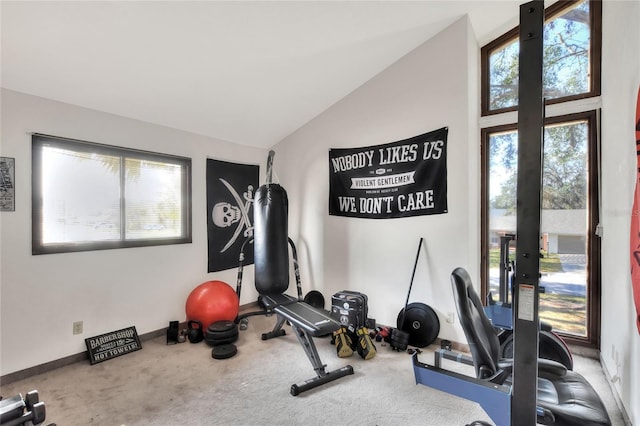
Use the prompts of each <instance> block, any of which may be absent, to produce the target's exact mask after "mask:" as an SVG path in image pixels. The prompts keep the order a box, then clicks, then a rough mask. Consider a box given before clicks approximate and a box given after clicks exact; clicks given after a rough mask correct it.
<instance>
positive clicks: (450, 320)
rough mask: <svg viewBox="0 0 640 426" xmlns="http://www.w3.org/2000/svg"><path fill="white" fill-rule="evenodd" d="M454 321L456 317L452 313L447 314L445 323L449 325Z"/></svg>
mask: <svg viewBox="0 0 640 426" xmlns="http://www.w3.org/2000/svg"><path fill="white" fill-rule="evenodd" d="M455 320H456V315H455V314H454V313H453V312H449V313H448V314H447V322H448V323H449V324H453V323H454V322H455Z"/></svg>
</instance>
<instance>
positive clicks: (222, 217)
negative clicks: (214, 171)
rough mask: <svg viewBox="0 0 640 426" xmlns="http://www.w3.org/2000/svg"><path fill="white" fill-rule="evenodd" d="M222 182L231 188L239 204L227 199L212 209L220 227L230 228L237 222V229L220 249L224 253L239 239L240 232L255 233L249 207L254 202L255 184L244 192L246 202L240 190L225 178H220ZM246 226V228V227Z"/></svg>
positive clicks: (215, 223)
mask: <svg viewBox="0 0 640 426" xmlns="http://www.w3.org/2000/svg"><path fill="white" fill-rule="evenodd" d="M219 179H220V182H222V184H223V185H224V186H225V187H226V188H227V189H228V190H229V192H230V193H231V195H232V196H233V199H234V200H235V201H236V203H237V205H235V206H234V205H233V204H231V203H228V202H226V201H221V202H219V203H216V205H215V206H213V209H212V211H211V217H212V219H213V223H214V225H216V226H217V227H219V228H228V227H230V226H231V225H233V224H236V223H237V225H236V229H235V231H234V233H233V235H232V236H231V239H230V240H229V241H228V242H227V244H226V245H225V246H224V247H223V248H222V250H220V253H224V252H225V251H226V250H227V249H228V248H229V247H231V246H232V245H233V243H235V242H236V240H237V239H238V236H239V235H240V232H242V230H243V229H244V233H243V235H244V236H245V237H249V236H252V235H253V226H252V225H251V218H250V217H249V208H250V207H251V203H253V185H249V186H248V187H247V191H246V192H244V193H243V194H242V196H243V198H244V202H243V200H242V198H240V195H239V194H238V192H237V191H236V190H235V189H234V188H233V186H231V185H230V184H229V182H227V181H226V180H224V179H223V178H219ZM245 228H246V229H245Z"/></svg>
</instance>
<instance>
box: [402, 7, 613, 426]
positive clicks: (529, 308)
mask: <svg viewBox="0 0 640 426" xmlns="http://www.w3.org/2000/svg"><path fill="white" fill-rule="evenodd" d="M543 23H544V2H543V1H541V0H535V1H531V2H529V3H525V4H522V5H521V6H520V34H519V42H520V60H519V85H518V87H519V93H518V99H519V105H518V182H517V194H518V201H517V236H518V237H517V246H516V257H517V259H518V261H517V263H516V270H515V280H514V286H513V336H514V345H513V348H514V349H513V359H510V360H504V359H501V358H500V356H499V354H500V343H499V339H498V336H497V333H496V330H495V328H494V326H493V324H492V323H491V322H490V321H489V319H488V318H487V316H486V314H485V311H484V306H483V305H482V302H481V300H480V298H479V297H478V295H477V294H476V292H475V288H474V287H473V284H472V282H471V279H470V277H469V274H468V273H467V272H466V270H464V269H462V268H456V269H455V270H454V271H453V273H452V275H451V284H452V287H453V291H454V298H455V300H456V308H457V310H458V316H459V318H460V322H461V324H462V328H463V330H464V333H465V337H466V338H467V342H468V344H469V348H470V350H471V354H472V356H471V357H468V356H467V357H464V356H460V355H459V354H456V353H454V352H452V351H446V350H439V351H436V354H435V356H436V359H435V361H434V365H427V364H425V363H422V362H420V361H419V360H418V355H417V354H414V355H413V368H414V374H415V378H416V383H419V384H424V385H427V386H430V387H433V388H436V389H439V390H442V391H444V392H448V393H451V394H453V395H457V396H460V397H463V398H466V399H469V400H472V401H475V402H477V403H479V404H480V406H481V407H482V408H483V409H484V410H485V411H486V412H487V414H488V415H489V416H490V417H491V419H492V420H493V421H494V422H496V424H497V425H498V426H509V425H516V424H517V425H518V426H533V425H535V424H537V423H538V424H548V425H550V424H554V425H557V426H567V425H575V426H578V425H580V426H583V425H587V424H589V425H603V426H604V425H610V424H611V422H610V420H609V416H608V414H607V412H606V410H605V408H604V405H603V404H602V401H601V400H600V398H599V397H598V395H597V394H596V393H595V391H594V390H593V388H592V387H591V386H590V385H589V383H588V382H587V381H586V380H585V379H584V378H583V377H582V376H580V375H579V374H578V373H575V372H573V371H569V370H567V369H566V367H565V366H564V365H562V364H560V363H557V362H554V361H551V360H545V359H539V358H538V340H539V328H540V324H539V315H538V303H539V283H540V282H539V281H540V277H539V269H540V263H539V261H540V259H539V240H540V208H541V186H542V185H541V183H542V153H543V149H542V140H543V126H544V102H543V98H542V50H543V49H542V47H543V46H542V44H543V43H542V42H543ZM442 359H452V360H456V361H460V362H464V363H466V364H469V365H473V366H474V368H475V372H476V375H475V377H468V376H464V375H461V374H457V373H454V372H451V371H447V370H445V369H443V368H441V365H440V363H441V360H442ZM567 396H568V398H567ZM478 423H479V422H476V424H478Z"/></svg>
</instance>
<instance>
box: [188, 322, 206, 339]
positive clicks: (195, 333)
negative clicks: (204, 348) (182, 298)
mask: <svg viewBox="0 0 640 426" xmlns="http://www.w3.org/2000/svg"><path fill="white" fill-rule="evenodd" d="M194 326H195V327H194ZM187 328H188V331H187V338H188V339H189V341H190V342H191V343H198V342H201V341H202V340H203V339H204V333H203V331H202V323H201V322H200V321H195V320H190V321H189V322H187Z"/></svg>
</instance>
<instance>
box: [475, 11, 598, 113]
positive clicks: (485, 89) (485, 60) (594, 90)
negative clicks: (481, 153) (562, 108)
mask: <svg viewBox="0 0 640 426" xmlns="http://www.w3.org/2000/svg"><path fill="white" fill-rule="evenodd" d="M580 1H581V0H560V1H558V2H557V3H554V4H552V5H551V6H549V7H548V8H546V9H545V22H547V21H549V20H552V19H553V18H554V17H556V16H557V15H559V14H560V13H562V12H563V11H565V9H567V8H570V7H572V6H573V5H575V4H576V3H579V2H580ZM587 1H589V11H590V13H589V15H590V16H589V18H590V22H589V28H590V30H591V45H590V51H589V55H590V57H591V58H592V60H590V61H589V67H590V69H589V74H590V76H591V78H590V86H591V87H590V90H589V91H588V92H585V93H580V94H577V95H571V96H564V97H561V98H554V99H545V105H552V104H558V103H563V102H568V101H574V100H578V99H585V98H591V97H595V96H600V94H601V77H600V76H601V57H602V2H601V1H600V0H587ZM519 31H520V29H519V27H515V28H512V29H511V30H509V31H507V32H506V33H504V34H503V35H501V36H500V37H498V38H496V39H495V40H493V41H491V42H489V43H488V44H486V45H485V46H483V47H482V48H481V50H480V73H481V81H480V91H481V97H480V98H481V105H480V114H481V116H488V115H495V114H502V113H505V112H509V111H517V110H518V105H515V106H512V107H507V108H499V109H493V110H491V109H489V90H490V82H489V79H490V73H489V57H490V55H491V53H492V52H493V51H494V50H496V49H499V48H501V47H502V46H504V45H506V44H508V43H510V42H512V41H516V40H518V37H519ZM594 58H595V59H594Z"/></svg>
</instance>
